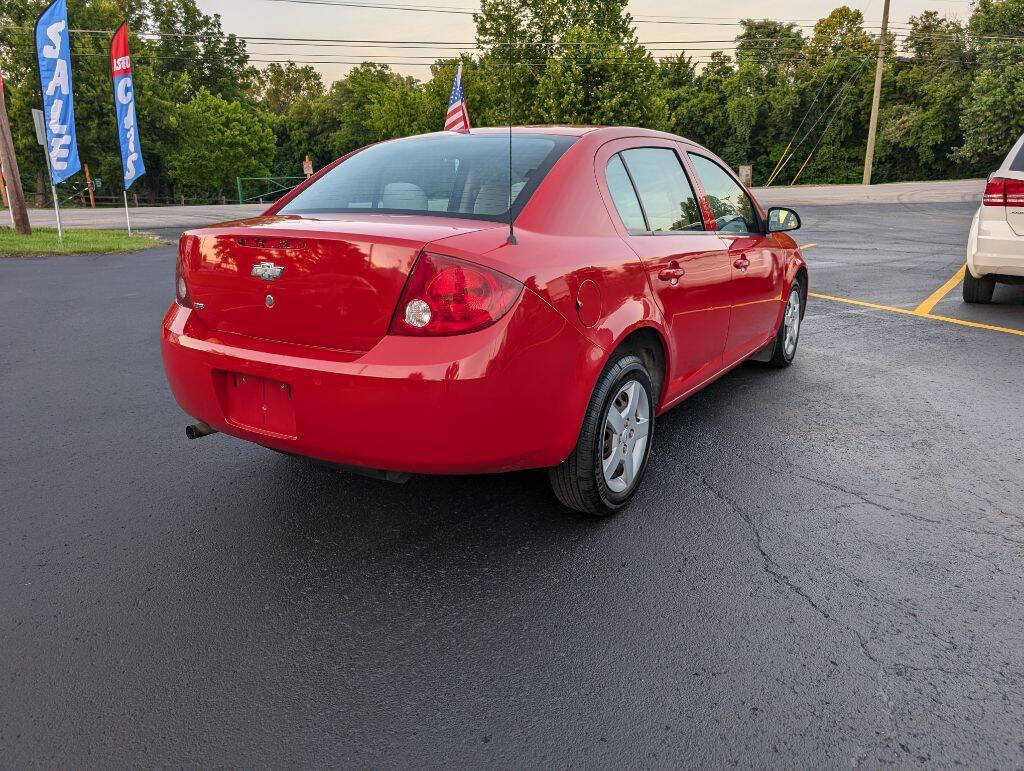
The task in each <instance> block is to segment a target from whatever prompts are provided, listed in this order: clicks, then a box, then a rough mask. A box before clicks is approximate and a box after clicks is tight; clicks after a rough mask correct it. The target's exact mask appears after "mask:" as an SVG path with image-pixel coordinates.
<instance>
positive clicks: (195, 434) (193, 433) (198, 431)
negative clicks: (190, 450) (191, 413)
mask: <svg viewBox="0 0 1024 771" xmlns="http://www.w3.org/2000/svg"><path fill="white" fill-rule="evenodd" d="M216 433H217V429H216V428H211V427H210V426H209V425H208V424H206V423H204V422H203V421H201V420H200V421H199V422H198V423H193V424H192V425H190V426H185V436H187V437H188V438H189V439H202V438H203V437H204V436H209V435H210V434H216Z"/></svg>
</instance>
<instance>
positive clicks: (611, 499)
mask: <svg viewBox="0 0 1024 771" xmlns="http://www.w3.org/2000/svg"><path fill="white" fill-rule="evenodd" d="M631 380H632V381H635V382H637V383H638V384H639V385H640V387H641V388H643V390H644V392H645V393H646V396H647V404H648V412H649V418H648V422H647V444H646V447H645V448H644V449H643V461H642V463H641V464H640V468H639V469H638V470H637V471H636V472H635V474H634V476H633V481H632V485H631V486H630V487H629V488H628V489H626V490H624V491H622V492H615V491H614V490H612V489H611V488H609V486H608V482H607V481H606V480H605V475H604V471H603V468H602V463H603V458H604V452H605V442H606V440H607V437H606V434H605V421H606V420H607V419H608V412H609V410H610V409H611V408H612V405H613V402H614V400H615V398H616V397H617V396H618V395H619V394H620V391H622V389H623V387H624V386H626V385H627V384H628V383H629V382H630V381H631ZM656 406H657V403H656V400H655V396H654V387H653V385H652V383H651V375H650V373H649V372H648V371H647V367H646V366H645V365H644V363H643V361H642V360H641V359H640V358H639V357H638V356H636V355H635V354H633V353H623V354H620V355H618V356H616V357H614V358H613V359H612V360H611V361H609V362H608V365H607V366H606V367H605V369H604V371H603V372H602V373H601V376H600V377H599V378H598V380H597V385H596V386H595V387H594V393H593V394H592V395H591V397H590V403H589V404H588V405H587V411H586V414H585V415H584V416H583V428H582V429H580V436H579V440H578V441H577V442H576V448H575V449H574V450H573V451H572V454H571V455H569V457H568V458H566V459H565V461H563V462H562V463H561V464H559V465H558V466H555V467H554V468H552V469H548V477H549V479H550V480H551V487H552V489H553V490H554V492H555V495H556V496H557V497H558V500H559V501H561V502H562V504H563V505H565V506H567V507H569V508H570V509H575V510H576V511H582V512H584V513H586V514H593V515H595V516H601V517H605V516H608V515H610V514H615V513H616V512H618V511H621V510H622V509H623V508H624V507H625V506H626V504H627V503H629V501H630V499H631V498H632V497H633V495H634V494H635V493H636V491H637V489H638V488H639V487H640V483H641V482H642V481H643V477H644V473H645V472H646V471H647V461H648V459H649V458H650V456H651V444H652V441H653V439H654V410H655V408H656ZM634 425H635V424H634ZM624 446H625V445H624ZM613 473H614V472H613ZM613 483H614V479H613Z"/></svg>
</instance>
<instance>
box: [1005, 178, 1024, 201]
mask: <svg viewBox="0 0 1024 771" xmlns="http://www.w3.org/2000/svg"><path fill="white" fill-rule="evenodd" d="M1006 205H1007V206H1024V179H1008V180H1006Z"/></svg>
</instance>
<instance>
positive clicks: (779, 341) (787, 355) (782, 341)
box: [768, 278, 805, 369]
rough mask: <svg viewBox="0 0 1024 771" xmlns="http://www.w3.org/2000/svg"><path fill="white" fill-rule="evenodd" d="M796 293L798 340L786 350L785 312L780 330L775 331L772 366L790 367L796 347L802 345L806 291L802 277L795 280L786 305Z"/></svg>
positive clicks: (770, 361)
mask: <svg viewBox="0 0 1024 771" xmlns="http://www.w3.org/2000/svg"><path fill="white" fill-rule="evenodd" d="M794 294H795V295H796V301H797V302H799V303H800V309H799V314H798V315H799V322H798V324H797V335H796V341H795V342H794V343H793V348H792V350H790V351H786V332H787V329H788V328H787V326H786V315H785V312H783V316H782V321H781V322H780V323H779V331H778V332H776V333H775V345H774V349H773V350H772V357H771V358H770V359H769V360H768V365H769V366H772V367H778V368H780V369H781V368H782V367H788V366H789V365H790V364H792V363H793V359H794V358H796V349H797V347H798V346H799V345H800V328H801V327H802V326H803V324H802V322H803V318H804V310H805V309H804V291H803V284H801V283H800V279H799V278H798V279H796V280H794V281H793V285H792V286H791V287H790V288H789V296H787V298H786V306H787V308H788V306H789V304H790V302H791V301H792V300H791V298H792V296H793V295H794Z"/></svg>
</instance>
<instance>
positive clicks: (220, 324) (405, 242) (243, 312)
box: [181, 215, 493, 351]
mask: <svg viewBox="0 0 1024 771" xmlns="http://www.w3.org/2000/svg"><path fill="white" fill-rule="evenodd" d="M484 227H493V223H489V222H488V223H483V222H480V221H474V220H466V221H459V220H453V219H444V218H438V217H404V216H398V215H333V216H332V215H325V216H323V217H320V216H317V217H315V218H314V217H308V216H306V217H295V216H287V217H262V218H258V219H254V220H246V221H242V222H234V223H227V224H225V225H220V226H216V227H211V228H204V229H201V230H196V231H191V232H189V233H187V234H186V235H185V237H184V238H183V241H182V245H181V257H182V263H183V267H184V272H185V278H186V281H187V282H188V287H189V292H190V294H191V298H192V302H193V306H194V308H195V312H196V313H197V314H198V315H199V318H200V319H201V320H202V321H203V323H204V324H206V325H207V326H208V327H210V328H211V329H214V330H216V331H219V332H225V333H232V334H240V335H247V336H250V337H258V338H262V339H266V340H277V341H281V342H287V343H294V344H299V345H310V346H319V347H328V348H336V349H343V350H351V351H366V350H369V349H370V348H371V347H373V345H374V344H375V343H377V341H379V340H380V339H381V338H382V337H383V336H384V335H385V334H386V333H387V330H388V325H389V324H390V322H391V317H392V314H393V313H394V310H395V304H396V303H397V302H398V298H399V296H400V295H401V292H402V288H403V287H404V285H405V281H406V278H407V276H408V274H409V271H410V269H411V268H412V265H413V263H414V262H415V260H416V257H417V256H418V255H419V253H420V251H421V250H422V249H423V247H424V246H426V245H427V244H428V243H430V242H432V241H435V240H438V239H441V238H447V237H450V236H453V235H459V234H462V233H470V232H473V231H475V230H480V229H481V228H484Z"/></svg>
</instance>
